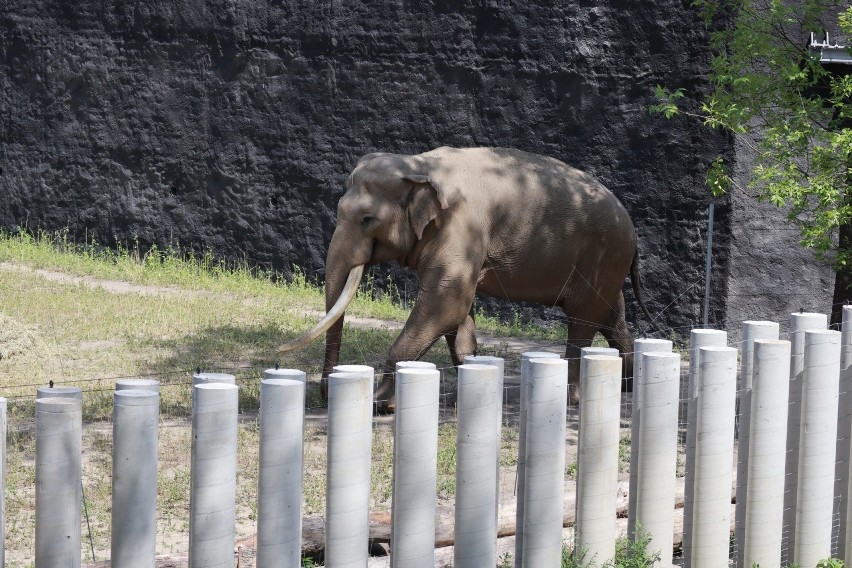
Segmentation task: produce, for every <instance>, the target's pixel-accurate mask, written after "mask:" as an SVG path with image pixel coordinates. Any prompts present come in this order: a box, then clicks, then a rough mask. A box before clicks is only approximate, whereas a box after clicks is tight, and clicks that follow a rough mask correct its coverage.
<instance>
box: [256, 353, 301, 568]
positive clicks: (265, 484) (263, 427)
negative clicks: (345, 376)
mask: <svg viewBox="0 0 852 568" xmlns="http://www.w3.org/2000/svg"><path fill="white" fill-rule="evenodd" d="M280 370H283V369H280ZM287 371H293V370H292V369H287ZM300 373H301V375H300ZM270 374H272V375H273V376H291V377H297V378H294V379H285V378H274V379H272V378H267V379H262V380H261V381H260V459H259V461H260V464H259V466H258V480H257V567H258V568H271V567H272V566H292V567H297V566H300V565H301V557H302V470H303V463H304V422H305V381H304V378H305V376H304V375H305V374H304V373H302V372H301V371H297V372H291V373H286V372H285V373H279V372H275V373H270ZM264 375H266V373H264ZM300 379H301V380H300Z"/></svg>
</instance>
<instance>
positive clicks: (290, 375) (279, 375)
mask: <svg viewBox="0 0 852 568" xmlns="http://www.w3.org/2000/svg"><path fill="white" fill-rule="evenodd" d="M263 378H264V379H284V380H293V381H299V382H302V383H307V381H308V375H307V374H306V373H305V372H304V371H300V370H299V369H265V370H264V371H263ZM260 388H261V391H262V390H263V383H261V387H260ZM276 390H279V389H272V390H270V391H269V392H273V391H276ZM284 390H287V389H284ZM288 392H290V394H293V393H292V391H288ZM271 396H275V395H271Z"/></svg>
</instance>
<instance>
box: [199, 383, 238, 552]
mask: <svg viewBox="0 0 852 568" xmlns="http://www.w3.org/2000/svg"><path fill="white" fill-rule="evenodd" d="M192 390H193V397H192V399H193V401H192V450H191V451H192V453H191V463H190V482H189V566H190V568H200V567H204V568H212V567H222V568H225V567H228V568H231V567H233V565H234V534H235V526H234V525H235V522H236V504H235V503H236V492H237V404H238V400H239V388H238V387H237V386H236V385H232V384H227V383H223V382H210V383H199V384H196V385H195V386H194V387H193V388H192Z"/></svg>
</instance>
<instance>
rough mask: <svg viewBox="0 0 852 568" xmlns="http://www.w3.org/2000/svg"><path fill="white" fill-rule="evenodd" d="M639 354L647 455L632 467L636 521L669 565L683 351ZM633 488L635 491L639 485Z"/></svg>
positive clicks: (641, 436)
mask: <svg viewBox="0 0 852 568" xmlns="http://www.w3.org/2000/svg"><path fill="white" fill-rule="evenodd" d="M669 348H670V346H669ZM639 358H640V359H641V360H642V363H641V373H642V374H641V376H640V379H639V381H637V382H634V383H633V384H634V389H635V388H636V385H637V383H638V385H639V388H640V389H641V392H642V399H641V402H640V409H639V410H640V413H641V415H642V422H641V425H640V428H639V431H638V432H636V437H637V438H638V444H637V446H638V448H639V454H638V455H639V456H640V457H641V459H640V460H639V461H638V463H636V464H634V463H633V462H632V460H631V463H630V470H631V473H632V472H633V469H634V468H635V469H636V474H637V475H636V486H635V491H636V511H635V521H634V523H633V525H634V527H635V525H636V524H637V523H638V524H639V525H640V526H641V527H642V529H643V530H644V531H645V532H646V533H647V535H648V537H649V538H650V541H649V543H648V551H649V552H651V553H659V554H660V566H662V567H663V568H666V567H668V566H671V565H672V548H673V542H674V537H673V534H674V508H675V492H674V491H672V487H673V486H674V485H675V481H676V476H677V433H678V424H677V414H678V407H679V399H680V355H678V354H677V353H666V352H648V351H646V352H644V353H642V354H641V355H640V356H639ZM634 360H635V359H634ZM634 432H635V430H634ZM630 492H631V494H632V493H633V488H631V491H630ZM634 531H635V529H634ZM633 538H634V539H635V538H636V535H635V532H634V534H633Z"/></svg>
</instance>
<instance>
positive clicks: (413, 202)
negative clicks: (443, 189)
mask: <svg viewBox="0 0 852 568" xmlns="http://www.w3.org/2000/svg"><path fill="white" fill-rule="evenodd" d="M402 179H404V180H407V181H410V182H412V183H414V187H413V188H412V189H411V194H410V195H409V198H408V205H407V207H406V209H407V213H408V221H409V223H411V228H412V229H414V233H415V234H416V235H417V238H418V239H421V238H423V231H424V230H425V229H426V225H428V224H429V223H431V222H432V221H433V220H435V218H436V217H437V216H438V213H440V212H441V210H442V209H446V208H447V207H448V204H447V203H445V202H444V201H442V200H441V199H440V194H439V193H438V191H437V190H436V189H435V188H434V187H433V186H432V184H431V183H430V181H429V176H424V175H419V174H408V175H405V176H403V178H402Z"/></svg>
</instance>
